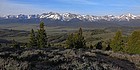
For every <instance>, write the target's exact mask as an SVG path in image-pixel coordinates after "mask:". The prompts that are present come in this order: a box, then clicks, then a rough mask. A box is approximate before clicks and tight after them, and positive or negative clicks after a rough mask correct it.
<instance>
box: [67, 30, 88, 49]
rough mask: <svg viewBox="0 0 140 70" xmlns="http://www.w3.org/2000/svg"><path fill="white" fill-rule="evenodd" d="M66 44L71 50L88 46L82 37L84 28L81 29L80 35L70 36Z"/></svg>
mask: <svg viewBox="0 0 140 70" xmlns="http://www.w3.org/2000/svg"><path fill="white" fill-rule="evenodd" d="M66 44H67V45H68V47H71V48H83V47H85V46H86V41H85V40H84V37H83V35H82V28H80V29H79V31H78V33H75V34H71V35H69V36H68V38H67V41H66Z"/></svg>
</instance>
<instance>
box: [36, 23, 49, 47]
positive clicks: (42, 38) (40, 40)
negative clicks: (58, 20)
mask: <svg viewBox="0 0 140 70" xmlns="http://www.w3.org/2000/svg"><path fill="white" fill-rule="evenodd" d="M37 45H38V47H40V48H43V47H46V46H47V34H46V31H45V29H44V23H43V22H41V23H40V29H38V33H37Z"/></svg>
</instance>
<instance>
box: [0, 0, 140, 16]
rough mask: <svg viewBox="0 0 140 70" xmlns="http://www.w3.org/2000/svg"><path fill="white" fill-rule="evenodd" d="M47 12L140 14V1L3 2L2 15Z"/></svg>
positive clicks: (2, 0) (60, 0) (55, 0)
mask: <svg viewBox="0 0 140 70" xmlns="http://www.w3.org/2000/svg"><path fill="white" fill-rule="evenodd" d="M45 12H58V13H66V12H70V13H77V14H89V15H97V16H98V15H121V14H127V13H132V14H136V15H137V14H140V0H1V1H0V15H9V14H13V15H16V14H41V13H45Z"/></svg>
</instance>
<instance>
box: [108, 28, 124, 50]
mask: <svg viewBox="0 0 140 70" xmlns="http://www.w3.org/2000/svg"><path fill="white" fill-rule="evenodd" d="M122 38H123V37H122V32H121V31H117V32H116V35H115V37H114V38H113V40H112V41H111V44H110V47H111V48H112V50H113V51H122V50H123V47H124V43H123V39H122Z"/></svg>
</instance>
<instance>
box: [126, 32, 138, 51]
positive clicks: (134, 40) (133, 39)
mask: <svg viewBox="0 0 140 70" xmlns="http://www.w3.org/2000/svg"><path fill="white" fill-rule="evenodd" d="M126 51H127V52H128V53H138V54H140V31H134V32H133V33H132V35H131V36H130V37H129V39H128V43H127V46H126Z"/></svg>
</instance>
